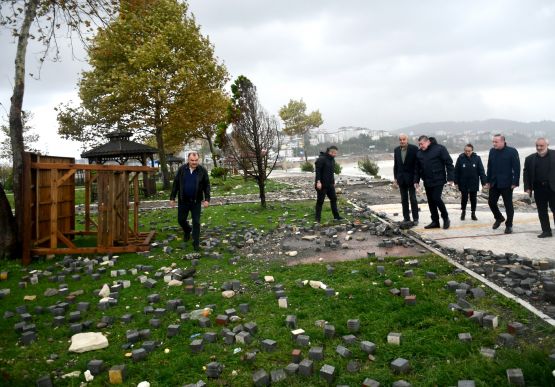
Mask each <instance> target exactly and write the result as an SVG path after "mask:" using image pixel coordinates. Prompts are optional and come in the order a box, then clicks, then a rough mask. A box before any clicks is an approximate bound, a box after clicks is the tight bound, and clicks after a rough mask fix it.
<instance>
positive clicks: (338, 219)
mask: <svg viewBox="0 0 555 387" xmlns="http://www.w3.org/2000/svg"><path fill="white" fill-rule="evenodd" d="M333 220H335V221H336V222H341V221H342V220H345V218H342V217H341V216H338V217H337V218H333Z"/></svg>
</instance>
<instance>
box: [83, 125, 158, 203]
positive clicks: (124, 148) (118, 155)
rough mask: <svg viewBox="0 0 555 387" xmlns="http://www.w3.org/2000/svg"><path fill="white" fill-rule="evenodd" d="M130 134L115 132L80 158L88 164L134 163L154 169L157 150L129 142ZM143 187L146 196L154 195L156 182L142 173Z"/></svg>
mask: <svg viewBox="0 0 555 387" xmlns="http://www.w3.org/2000/svg"><path fill="white" fill-rule="evenodd" d="M131 136H132V133H130V132H122V131H115V132H112V133H109V134H107V135H106V137H107V138H108V139H109V141H108V142H107V143H106V144H103V145H100V146H97V147H96V148H93V149H91V150H89V151H86V152H84V153H82V154H81V157H82V158H84V159H88V160H89V164H106V163H110V162H116V163H118V164H119V165H126V164H129V162H132V161H136V162H138V163H139V164H140V165H142V166H144V167H146V166H148V161H149V160H150V166H151V167H154V155H155V154H156V153H158V149H156V148H153V147H151V146H148V145H145V144H141V143H138V142H135V141H131V140H130V138H131ZM143 187H144V191H145V194H146V195H147V196H149V195H153V194H155V193H156V180H155V178H154V177H149V176H148V173H146V172H145V173H143Z"/></svg>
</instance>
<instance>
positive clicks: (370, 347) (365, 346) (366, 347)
mask: <svg viewBox="0 0 555 387" xmlns="http://www.w3.org/2000/svg"><path fill="white" fill-rule="evenodd" d="M360 349H361V350H362V351H363V352H365V353H367V354H373V353H374V352H376V344H374V343H372V342H370V341H361V342H360Z"/></svg>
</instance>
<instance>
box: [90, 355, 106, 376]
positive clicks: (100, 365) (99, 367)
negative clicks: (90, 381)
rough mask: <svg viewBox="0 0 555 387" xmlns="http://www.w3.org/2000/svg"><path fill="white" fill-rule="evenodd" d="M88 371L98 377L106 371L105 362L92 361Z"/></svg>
mask: <svg viewBox="0 0 555 387" xmlns="http://www.w3.org/2000/svg"><path fill="white" fill-rule="evenodd" d="M87 369H88V370H89V371H90V372H91V375H93V376H97V375H100V374H101V373H102V371H103V370H104V360H96V359H94V360H91V361H89V362H88V363H87Z"/></svg>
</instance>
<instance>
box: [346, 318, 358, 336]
mask: <svg viewBox="0 0 555 387" xmlns="http://www.w3.org/2000/svg"><path fill="white" fill-rule="evenodd" d="M347 329H348V330H349V332H351V333H357V332H358V331H359V330H360V320H358V319H352V320H347Z"/></svg>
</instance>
